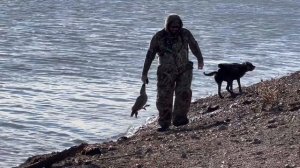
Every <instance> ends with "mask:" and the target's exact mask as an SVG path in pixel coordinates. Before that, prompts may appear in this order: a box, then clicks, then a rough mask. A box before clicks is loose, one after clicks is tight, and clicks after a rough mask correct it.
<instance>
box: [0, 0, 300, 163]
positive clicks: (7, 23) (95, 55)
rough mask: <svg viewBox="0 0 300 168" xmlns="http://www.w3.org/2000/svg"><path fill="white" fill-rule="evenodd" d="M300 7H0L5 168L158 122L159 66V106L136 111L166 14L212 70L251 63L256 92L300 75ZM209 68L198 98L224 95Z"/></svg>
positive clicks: (37, 1) (56, 2)
mask: <svg viewBox="0 0 300 168" xmlns="http://www.w3.org/2000/svg"><path fill="white" fill-rule="evenodd" d="M299 11H300V2H299V1H297V0H254V1H249V2H245V1H239V0H229V1H226V2H224V1H221V0H214V1H199V2H198V1H197V2H195V1H192V0H180V1H168V2H167V1H166V2H162V1H159V0H152V1H146V0H141V1H122V0H119V1H106V0H86V1H83V0H82V1H80V0H69V1H64V0H51V1H50V0H45V1H41V0H27V1H21V0H3V1H1V4H0V37H1V38H0V156H1V157H0V167H12V166H16V165H18V164H20V163H22V162H23V161H25V159H26V158H27V157H29V156H32V155H36V154H44V153H50V152H53V151H60V150H63V149H66V148H69V147H71V146H73V145H78V144H79V143H81V142H88V143H96V142H103V141H106V140H108V139H111V138H116V137H118V136H121V135H124V134H126V132H127V131H128V130H132V128H135V127H137V126H139V125H141V124H144V123H145V122H146V121H147V119H149V118H151V117H154V116H155V115H156V114H157V111H156V108H155V98H156V92H155V89H156V88H155V87H156V82H155V80H156V77H155V72H156V71H155V69H156V67H157V61H156V60H155V61H154V62H153V65H152V67H151V70H150V72H149V77H150V84H149V85H148V88H147V91H148V96H149V102H148V103H149V104H150V107H149V108H148V110H147V111H145V112H141V113H140V115H139V117H138V118H137V119H135V118H130V117H129V115H130V108H131V106H132V104H133V102H134V101H135V98H136V97H137V96H138V94H139V88H140V85H141V82H140V74H141V71H142V66H143V61H144V58H145V54H146V52H147V47H148V45H149V41H150V39H151V37H152V35H153V34H154V33H155V32H156V31H158V30H160V29H161V28H162V27H163V24H164V19H165V17H166V16H167V14H169V13H177V14H179V15H181V16H182V19H183V22H184V26H185V27H186V28H188V29H190V31H191V32H192V33H193V34H194V36H195V38H196V39H197V40H198V42H199V44H200V46H201V49H202V52H203V55H204V57H205V69H204V70H206V71H212V70H216V65H217V64H218V63H221V62H243V61H250V62H252V63H253V64H254V65H255V66H256V67H257V68H256V69H255V71H253V72H250V73H248V74H247V75H246V76H245V77H244V78H243V79H242V85H244V86H245V85H246V86H247V85H250V84H254V83H257V82H259V81H260V80H261V79H270V78H273V77H279V76H282V75H286V74H288V73H291V72H294V71H297V70H299V65H300V59H299V52H300V48H299V46H300V32H299V30H300V29H299V28H300V12H299ZM190 57H191V60H192V61H195V60H196V59H195V57H194V56H192V55H191V56H190ZM202 72H203V71H199V70H196V69H195V71H194V80H193V85H192V89H193V99H194V100H195V99H197V98H200V97H205V96H208V95H212V94H215V93H216V89H217V88H216V84H215V83H214V81H213V78H211V77H204V76H203V75H202ZM235 87H236V85H235Z"/></svg>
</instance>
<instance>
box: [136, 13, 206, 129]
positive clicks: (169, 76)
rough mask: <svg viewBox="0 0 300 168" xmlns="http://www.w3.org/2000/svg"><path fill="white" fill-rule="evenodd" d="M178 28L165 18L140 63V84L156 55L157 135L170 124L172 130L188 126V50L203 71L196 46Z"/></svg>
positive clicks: (190, 75)
mask: <svg viewBox="0 0 300 168" xmlns="http://www.w3.org/2000/svg"><path fill="white" fill-rule="evenodd" d="M182 26H183V24H182V20H181V18H180V17H179V16H178V15H169V16H168V17H167V19H166V22H165V28H164V29H162V30H161V31H158V32H157V33H156V34H155V35H154V36H153V37H152V40H151V42H150V46H149V49H148V52H147V55H146V59H145V63H144V68H143V73H142V81H143V83H146V81H147V80H148V77H147V74H148V71H149V69H150V66H151V64H152V61H153V60H154V58H155V56H156V54H157V55H158V59H159V66H158V69H157V101H156V106H157V109H158V111H159V119H158V123H159V125H160V126H161V128H159V129H158V131H166V130H168V128H169V126H170V125H171V121H173V125H174V126H180V125H185V124H188V123H189V120H188V118H187V113H188V111H189V108H190V103H191V98H192V90H191V82H192V78H193V62H191V61H189V58H188V52H189V49H190V50H191V51H192V53H193V55H195V56H196V58H197V60H198V69H202V68H203V57H202V54H201V51H200V48H199V46H198V43H197V41H196V40H195V38H194V37H193V35H192V34H191V32H190V31H189V30H187V29H185V28H183V27H182ZM174 92H175V102H174V109H173V95H174Z"/></svg>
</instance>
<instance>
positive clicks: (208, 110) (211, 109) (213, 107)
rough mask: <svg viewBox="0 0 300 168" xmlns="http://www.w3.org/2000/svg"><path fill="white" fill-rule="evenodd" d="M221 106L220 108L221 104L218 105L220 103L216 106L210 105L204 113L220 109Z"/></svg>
mask: <svg viewBox="0 0 300 168" xmlns="http://www.w3.org/2000/svg"><path fill="white" fill-rule="evenodd" d="M219 108H220V106H218V105H216V106H209V107H208V108H207V110H206V111H205V112H204V113H210V112H213V111H215V110H218V109H219Z"/></svg>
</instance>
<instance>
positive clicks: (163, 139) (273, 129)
mask: <svg viewBox="0 0 300 168" xmlns="http://www.w3.org/2000/svg"><path fill="white" fill-rule="evenodd" d="M243 91H244V93H243V94H241V95H238V96H237V97H236V98H230V97H228V96H229V94H228V93H226V92H224V93H223V95H226V96H227V97H226V98H224V99H220V98H219V97H218V96H217V95H215V96H211V97H207V98H203V99H199V100H197V101H196V102H193V103H192V105H191V109H190V112H189V119H190V123H189V124H188V125H185V126H181V127H171V130H170V131H168V132H163V133H161V132H157V131H156V128H157V125H156V122H154V123H152V124H149V125H146V126H143V127H142V128H140V129H139V130H138V131H137V132H136V134H135V135H133V136H131V137H121V138H119V139H118V140H117V141H112V142H105V143H101V144H81V145H79V146H74V147H72V148H70V149H66V150H64V151H61V152H53V153H50V154H45V155H39V156H33V157H30V158H28V159H27V161H26V162H25V163H23V164H21V165H20V166H19V168H38V167H49V168H62V167H63V168H66V167H70V168H71V167H72V168H100V167H101V168H102V167H126V168H129V167H130V168H134V167H136V168H144V167H145V168H153V167H168V168H169V167H176V168H181V167H182V168H187V167H188V168H190V167H198V168H200V167H202V168H229V167H232V168H254V167H255V168H256V167H259V168H297V167H300V71H298V72H295V73H292V74H289V75H287V76H284V77H281V78H279V79H271V80H267V81H262V82H260V83H257V84H254V85H252V86H249V87H244V88H243ZM235 92H237V90H235Z"/></svg>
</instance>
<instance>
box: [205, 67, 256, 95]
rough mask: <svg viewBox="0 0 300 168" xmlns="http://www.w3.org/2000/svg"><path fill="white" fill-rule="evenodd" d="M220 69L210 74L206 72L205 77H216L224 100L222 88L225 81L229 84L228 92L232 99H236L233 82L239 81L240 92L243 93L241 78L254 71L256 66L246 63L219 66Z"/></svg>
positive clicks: (219, 92)
mask: <svg viewBox="0 0 300 168" xmlns="http://www.w3.org/2000/svg"><path fill="white" fill-rule="evenodd" d="M218 67H219V68H220V69H219V70H218V71H214V72H211V73H208V74H206V73H205V72H204V75H206V76H213V75H215V81H216V82H217V84H218V94H219V96H220V98H223V96H222V95H221V86H222V82H223V81H226V82H227V86H226V90H227V91H228V92H229V93H230V94H231V96H232V97H234V96H235V94H234V92H233V90H232V83H233V81H234V80H237V83H238V85H239V92H240V93H242V88H241V83H240V79H241V77H242V76H244V75H245V74H246V72H248V71H253V70H254V69H255V66H254V65H252V64H251V63H250V62H245V63H242V64H238V63H232V64H229V63H227V64H226V63H224V64H218Z"/></svg>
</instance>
